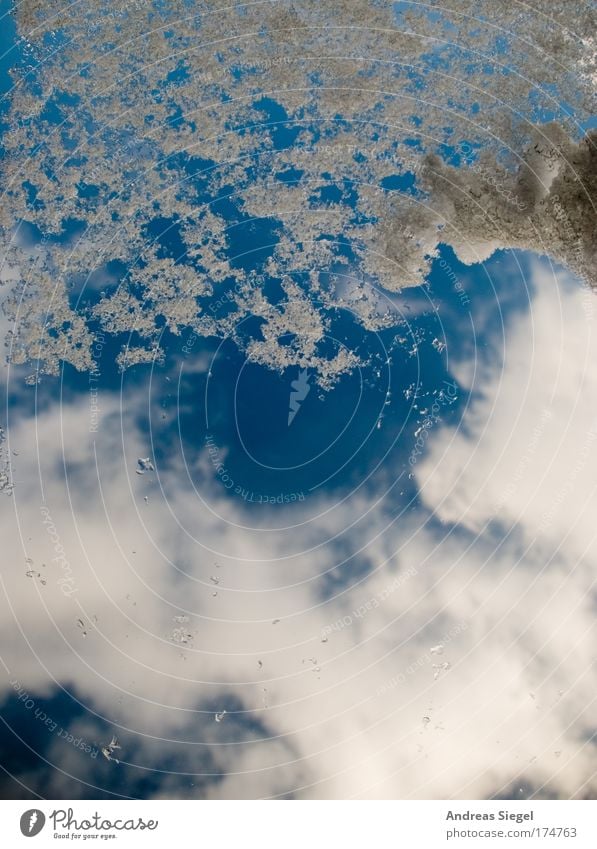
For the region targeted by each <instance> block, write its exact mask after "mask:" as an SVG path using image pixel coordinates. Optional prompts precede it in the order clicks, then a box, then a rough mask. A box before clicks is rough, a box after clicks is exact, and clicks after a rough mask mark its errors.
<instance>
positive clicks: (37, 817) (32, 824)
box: [21, 808, 46, 837]
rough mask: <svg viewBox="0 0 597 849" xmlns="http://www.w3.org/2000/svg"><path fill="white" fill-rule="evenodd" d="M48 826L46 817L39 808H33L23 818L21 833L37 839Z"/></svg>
mask: <svg viewBox="0 0 597 849" xmlns="http://www.w3.org/2000/svg"><path fill="white" fill-rule="evenodd" d="M45 824H46V816H45V814H44V812H43V811H40V810H39V808H31V810H29V811H25V813H24V814H23V815H22V816H21V833H22V834H23V835H24V836H25V837H35V835H36V834H39V832H40V831H41V830H42V828H43V827H44V825H45Z"/></svg>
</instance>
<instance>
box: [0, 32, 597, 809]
mask: <svg viewBox="0 0 597 849" xmlns="http://www.w3.org/2000/svg"><path fill="white" fill-rule="evenodd" d="M5 32H6V31H5ZM3 37H5V36H3ZM8 37H10V34H9V36H8ZM3 71H4V66H0V78H2V79H4V76H5V75H4V72H3ZM263 105H264V110H265V111H266V112H267V114H268V115H269V117H270V119H271V120H279V121H283V119H284V116H283V115H281V114H278V112H277V108H276V106H275V104H273V103H272V102H264V104H263ZM290 132H291V131H289V130H288V129H286V128H284V126H283V124H281V125H280V126H279V129H278V131H277V134H276V135H275V137H274V138H275V141H276V144H279V145H280V146H284V145H285V144H287V143H288V141H289V139H288V134H289V133H290ZM388 187H389V188H392V189H397V188H401V189H404V188H408V187H404V186H402V185H401V186H397V185H394V184H392V185H390V186H388ZM220 211H221V212H222V214H226V215H227V216H228V215H229V216H230V220H231V221H234V220H235V218H234V216H235V215H237V213H238V210H237V209H236V208H234V207H233V206H232V205H231V204H229V203H228V202H227V201H221V202H220ZM154 224H155V229H154V230H153V231H152V232H151V233H149V234H148V238H155V239H157V241H158V243H159V244H160V245H161V246H162V250H163V251H164V252H165V254H166V255H173V256H175V257H176V256H177V246H178V247H179V246H180V242H179V241H178V242H177V232H176V226H172V227H171V226H170V224H171V222H168V221H164V220H159V219H156V221H155V222H154ZM74 232H75V225H74V224H72V225H69V226H68V227H66V228H65V232H64V235H63V237H64V238H69V237H71V236H72V235H73V233H74ZM231 233H232V234H233V235H232V236H231V240H230V249H231V251H232V253H234V254H236V255H244V256H243V259H242V263H243V265H242V266H241V267H244V268H246V269H247V270H249V271H250V270H253V269H259V268H260V264H261V263H263V261H264V260H265V258H266V256H267V249H266V248H263V249H262V250H261V251H259V250H255V245H262V246H266V245H269V244H271V243H272V241H274V240H275V238H276V232H275V226H273V224H272V222H271V221H264V222H262V224H261V228H260V229H257V230H256V229H255V228H254V227H253V228H249V227H248V226H247V225H246V224H243V223H242V222H241V223H240V224H239V225H238V226H236V227H234V228H232V230H231ZM28 236H29V238H30V239H31V241H32V243H34V242H35V239H36V235H35V234H34V233H29V234H28ZM240 262H241V260H239V263H240ZM446 269H449V270H450V271H451V272H452V275H454V276H450V275H449V274H448V273H447V270H446ZM123 272H124V269H123V268H122V267H120V266H119V265H118V264H117V263H113V264H109V265H108V266H107V267H106V268H105V270H104V271H103V272H101V273H99V274H96V276H95V277H92V278H91V279H90V280H89V281H80V280H77V281H73V284H74V285H73V289H72V298H73V302H76V301H77V300H78V301H79V303H80V304H81V305H82V306H84V305H86V304H90V303H93V302H95V301H96V300H97V298H98V297H99V293H100V291H101V290H102V289H105V288H106V287H109V286H115V285H117V282H118V280H119V279H120V278H121V276H122V274H123ZM558 277H559V283H558V286H556V285H555V280H554V276H553V274H551V276H550V269H549V267H548V265H547V263H543V264H540V263H539V262H538V261H537V260H536V258H534V257H530V256H528V255H525V254H520V253H513V252H499V253H497V254H496V255H494V256H493V257H492V259H491V260H489V261H488V262H487V263H485V264H483V265H479V266H474V267H466V266H463V265H462V264H460V263H459V262H458V260H457V259H456V258H455V256H454V255H453V253H452V251H451V250H449V249H447V248H445V249H442V251H441V254H440V257H439V258H438V259H437V260H436V262H435V263H434V266H433V269H432V272H431V275H430V279H429V285H428V287H427V288H426V289H424V290H409V291H407V292H406V293H405V294H404V296H403V297H402V298H396V297H395V296H392V304H393V308H395V309H397V310H399V312H400V316H399V317H397V321H396V325H395V326H394V327H392V328H386V329H384V330H381V331H379V332H378V333H372V332H366V331H364V330H363V329H362V327H360V326H359V325H358V324H357V323H356V322H355V321H354V320H353V318H352V316H351V313H350V311H349V310H348V309H347V310H345V311H342V312H337V313H333V314H331V315H330V327H329V330H328V335H327V339H326V341H325V343H324V351H325V350H327V351H328V352H330V353H334V352H335V351H336V350H337V349H338V346H341V345H346V346H347V347H349V348H350V349H352V350H354V349H357V351H358V353H359V354H361V355H362V356H363V360H364V362H365V365H363V367H362V368H360V369H356V370H355V371H354V373H352V374H351V375H347V376H344V377H342V378H341V379H340V380H339V382H338V384H337V385H336V386H335V387H334V388H333V389H332V390H329V391H325V392H324V391H322V390H321V389H320V388H319V387H318V385H317V383H316V379H315V376H314V375H311V374H309V375H308V380H309V392H308V393H307V394H306V397H304V398H303V399H302V400H301V401H300V406H299V409H298V412H297V413H296V416H295V418H294V420H293V421H292V423H291V424H290V425H289V424H288V413H289V404H290V401H291V393H292V385H291V384H292V381H295V380H296V379H297V378H298V369H289V370H287V371H285V372H284V373H282V374H277V373H274V372H271V371H268V370H267V369H265V368H263V367H259V366H256V365H255V364H253V363H250V362H247V360H246V358H245V357H244V355H243V354H241V353H240V352H239V350H238V349H237V348H236V347H235V346H234V345H233V343H232V342H230V341H229V340H224V341H223V342H222V343H221V344H220V343H219V342H218V341H217V340H214V339H210V340H196V341H194V342H193V344H192V345H191V346H190V347H189V340H188V337H185V336H184V335H183V336H181V337H175V336H173V335H168V333H167V331H164V335H163V338H162V342H163V344H164V347H165V349H166V352H167V356H166V360H165V362H164V363H163V364H160V365H156V366H155V367H154V368H152V367H149V366H137V367H134V368H132V369H131V370H129V371H128V372H126V373H125V374H124V375H121V374H120V373H119V372H118V370H117V368H116V366H115V364H114V360H115V356H116V353H117V352H118V350H119V347H120V345H121V344H122V342H126V341H127V338H126V337H124V336H123V337H122V338H118V339H114V338H111V339H109V338H106V340H105V341H104V342H103V343H102V347H101V349H99V348H98V349H97V350H96V354H97V356H96V359H97V365H98V374H97V375H96V379H95V380H94V382H93V384H91V383H90V378H89V375H86V374H80V373H77V372H76V371H75V370H74V369H73V368H71V367H70V366H68V365H64V367H63V372H62V375H61V377H60V379H52V378H44V379H42V382H41V383H40V384H39V386H37V387H35V388H31V387H28V388H26V387H24V385H23V382H22V378H23V376H24V374H25V373H27V371H26V370H25V369H23V368H17V369H13V370H12V373H11V379H10V381H9V384H8V399H9V402H10V406H11V413H10V418H9V420H8V424H9V428H8V432H9V435H10V441H11V449H13V450H15V451H17V452H18V453H17V454H14V455H13V457H12V462H13V470H14V476H15V479H16V482H17V487H16V490H15V495H14V497H13V500H12V503H10V504H9V505H8V509H6V510H5V517H4V518H3V525H4V526H5V530H4V533H3V539H4V540H5V541H6V546H7V563H8V564H10V565H9V568H8V569H7V570H6V573H5V574H4V576H3V583H4V589H5V590H6V595H5V596H3V598H2V601H1V602H0V606H1V607H2V616H1V618H0V622H2V625H1V626H0V628H1V629H2V645H3V646H4V647H6V649H5V651H3V655H2V657H3V662H4V663H5V665H6V667H7V673H6V676H5V680H4V681H3V682H2V687H1V692H0V695H1V699H2V701H1V703H0V718H1V719H2V724H1V725H0V749H1V752H2V755H1V758H0V762H1V764H2V767H3V769H4V771H5V774H4V777H3V778H0V785H1V786H2V793H3V794H4V795H6V796H14V795H16V796H30V795H33V796H34V795H36V794H37V795H40V796H48V797H50V798H52V797H53V798H69V797H74V798H76V797H90V798H103V797H112V796H134V797H154V796H157V797H160V796H164V797H167V796H181V797H186V796H188V797H191V798H194V797H198V798H200V797H204V796H213V797H219V796H222V797H242V796H248V797H252V796H270V795H271V796H278V795H282V796H284V795H289V796H307V797H308V796H314V797H326V796H332V797H345V796H350V795H353V794H354V795H365V796H366V795H368V794H369V795H372V796H375V795H380V796H390V797H391V796H406V795H408V794H411V793H412V795H415V796H417V795H419V796H426V795H427V796H447V795H450V794H452V793H455V794H456V795H459V796H461V797H463V798H470V797H472V798H475V797H476V796H480V797H483V796H491V795H497V796H506V797H515V798H521V797H525V796H529V795H532V794H537V795H539V796H550V795H566V794H568V793H575V792H577V791H578V788H579V787H582V784H583V781H585V780H586V778H587V776H589V775H590V763H591V746H592V743H591V742H590V741H591V739H592V734H593V726H592V724H591V720H590V716H589V715H588V713H587V706H589V705H590V700H591V696H590V695H589V694H590V692H591V691H590V683H591V682H590V680H589V676H588V671H590V667H591V661H590V658H591V646H592V643H590V642H589V640H588V636H589V634H590V629H591V628H592V627H593V618H592V610H591V598H590V596H589V595H588V587H590V585H591V582H590V574H589V571H588V568H587V564H588V561H589V559H590V553H591V551H592V550H594V538H593V533H592V527H591V522H590V519H589V518H588V517H589V516H590V515H591V512H592V510H593V508H594V507H595V500H594V493H593V489H592V482H591V476H590V469H591V464H590V462H589V457H590V456H591V455H590V452H591V451H594V448H593V444H592V441H591V439H590V434H591V433H592V431H591V427H592V426H593V424H594V423H593V422H592V421H591V420H590V416H588V415H585V413H584V410H583V411H582V414H581V412H579V410H582V408H583V405H582V403H581V400H579V399H580V393H581V392H582V393H583V394H584V395H585V396H586V394H587V393H590V390H591V388H594V387H595V384H596V381H597V376H596V374H595V372H594V369H593V368H592V363H593V362H594V361H595V360H594V357H593V356H592V354H593V353H594V347H595V345H594V339H593V337H592V336H591V320H590V317H589V316H588V314H587V313H586V311H584V309H583V303H584V302H583V301H582V293H581V292H580V287H579V285H578V283H577V282H575V281H572V282H571V281H569V280H568V279H567V278H566V276H565V275H564V274H563V273H559V275H558ZM455 280H458V281H459V282H460V284H461V285H462V287H463V290H464V291H465V292H466V295H467V297H466V300H463V297H462V293H461V291H459V290H458V289H457V288H456V287H455V285H454V281H455ZM279 283H280V281H276V280H268V281H267V282H266V293H267V295H268V297H269V298H270V299H271V300H272V302H276V300H277V299H279V298H280V296H281V290H280V285H279ZM349 288H350V287H349ZM381 301H382V304H383V297H382V299H381ZM326 345H327V349H326V348H325V346H326ZM444 345H445V350H441V349H442V346H444ZM185 347H187V351H184V350H183V349H184V348H185ZM92 386H93V390H94V391H95V390H97V393H98V398H99V406H100V408H101V410H100V419H99V421H100V425H99V427H98V429H97V432H95V431H93V430H92V431H91V432H90V424H91V423H92V418H91V410H90V388H91V387H92ZM449 387H451V388H452V389H451V391H450V392H449V391H448V388H449ZM434 404H435V405H436V413H433V409H434ZM546 409H547V410H548V411H549V412H550V415H549V416H548V417H545V416H543V418H542V415H543V411H544V410H546ZM496 422H497V424H496ZM422 431H424V432H425V442H424V443H423V447H422V448H421V450H420V451H418V452H416V451H415V449H416V446H417V438H418V437H419V436H420V434H421V432H422ZM587 434H588V435H589V436H587ZM502 435H503V438H502ZM207 439H210V440H211V442H210V444H211V445H212V446H216V449H215V454H214V453H213V452H212V453H210V451H209V445H208V443H207V442H206V440H207ZM502 442H503V444H502ZM585 444H586V445H588V448H587V451H586V452H585V451H584V447H583V446H584V445H585ZM503 445H506V446H507V450H503ZM145 457H149V458H150V459H151V461H152V462H153V464H154V466H155V470H154V471H148V470H146V471H144V473H143V474H138V473H137V472H138V471H143V469H142V468H140V467H139V465H138V459H139V458H145ZM214 457H215V460H214ZM554 458H555V459H557V462H555V461H554ZM220 463H221V464H222V465H221V467H220V466H219V464H220ZM579 464H580V466H579V468H578V471H574V470H575V469H576V468H577V466H578V465H579ZM222 468H224V469H225V472H224V473H220V472H221V469H222ZM521 469H522V472H520V470H521ZM224 474H225V475H226V480H224V479H223V478H224ZM545 475H547V476H548V477H547V480H548V484H549V485H548V486H547V485H546V487H544V488H543V489H541V488H539V489H538V488H537V487H536V484H534V483H533V482H534V481H535V482H536V481H541V480H542V479H543V478H542V476H545ZM550 476H551V477H550ZM230 481H231V482H232V484H231V485H229V483H230ZM570 487H572V490H571V493H570V495H568V497H567V498H564V497H563V498H562V499H561V501H560V502H558V501H557V499H558V493H562V492H565V493H567V492H568V489H569V488H570ZM567 488H568V489H567ZM238 489H240V492H239V491H237V490H238ZM545 492H546V493H547V494H545ZM293 495H296V496H297V499H296V500H293V499H292V496H293ZM572 495H574V496H575V497H576V499H577V503H578V511H577V512H576V514H575V510H574V507H573V506H571V503H570V502H571V496H572ZM286 496H288V500H286ZM299 496H300V497H299ZM266 497H267V499H270V498H273V499H274V503H273V504H272V503H269V500H268V501H267V502H266ZM280 498H281V502H279V501H278V499H280ZM554 499H555V502H554ZM264 502H265V503H264ZM554 503H555V504H556V508H557V509H555V508H554ZM40 505H45V506H46V507H47V509H48V510H49V514H50V515H51V519H52V521H51V527H52V528H55V531H56V533H57V534H58V537H51V536H50V533H49V530H48V523H46V525H44V524H43V521H42V520H41V519H40ZM5 507H6V504H5ZM12 507H14V508H15V509H14V511H13V510H11V508H12ZM546 517H548V519H549V521H547V519H546ZM42 519H43V514H42ZM56 539H58V540H59V542H58V543H57V542H56V541H55V540H56ZM56 545H60V546H61V547H62V549H63V550H64V552H65V557H66V558H67V560H68V567H69V569H72V584H71V583H68V582H67V583H66V584H65V583H64V580H65V577H66V575H67V570H66V567H65V565H64V562H62V563H61V562H60V561H56V560H55V559H54V558H55V557H56V553H57V548H56ZM25 558H30V560H31V562H26V561H25ZM27 572H31V573H32V574H31V575H27V574H26V573H27ZM69 580H70V579H69ZM61 581H62V583H61ZM65 587H66V588H67V589H72V590H73V592H72V593H71V594H68V593H67V592H65V591H64V590H65ZM529 588H532V592H530V591H529ZM363 605H364V606H365V612H364V613H363V612H361V613H360V614H359V615H356V614H355V611H356V610H359V611H362V607H363ZM176 617H178V619H177V618H176ZM181 617H186V618H184V619H181ZM347 619H348V620H349V624H346V621H347ZM79 620H80V622H79ZM80 623H82V625H81V624H80ZM338 623H341V624H340V625H338ZM554 623H555V631H556V632H557V638H554ZM335 626H337V627H335ZM442 643H443V644H444V649H443V652H442V653H440V654H438V655H437V656H436V655H431V654H430V649H431V647H435V646H437V645H438V644H442ZM442 664H447V666H445V667H444V666H443V665H442ZM17 679H18V682H19V684H18V686H17V685H11V684H10V681H14V680H17ZM19 687H20V688H21V691H20V697H19V693H18V692H17V690H18V688H19ZM23 693H25V694H26V695H25V696H23ZM29 701H32V702H33V703H34V704H33V706H32V707H31V708H30V707H28V702H29ZM224 711H225V712H226V713H225V714H224V715H223V712H224ZM38 712H39V713H38ZM216 714H218V716H220V717H221V721H220V722H216V721H215V718H214V717H215V716H216ZM42 715H43V716H44V717H47V718H48V719H49V722H48V723H47V724H46V720H45V719H41V718H40V717H41V716H42ZM54 724H55V725H56V729H53V728H52V726H53V725H54ZM62 728H63V729H65V730H66V731H67V732H68V733H71V734H72V735H73V739H72V741H69V740H68V739H65V737H66V735H60V729H62ZM114 734H115V735H117V736H118V739H119V741H120V743H121V745H122V750H120V751H119V752H118V753H117V756H118V758H119V761H120V763H116V762H115V761H109V760H108V759H107V758H106V757H104V756H103V755H102V753H101V748H102V746H106V745H107V743H108V742H109V740H110V739H111V737H112V735H114ZM86 747H87V749H89V748H90V749H91V751H88V750H86ZM9 776H12V778H11V777H9Z"/></svg>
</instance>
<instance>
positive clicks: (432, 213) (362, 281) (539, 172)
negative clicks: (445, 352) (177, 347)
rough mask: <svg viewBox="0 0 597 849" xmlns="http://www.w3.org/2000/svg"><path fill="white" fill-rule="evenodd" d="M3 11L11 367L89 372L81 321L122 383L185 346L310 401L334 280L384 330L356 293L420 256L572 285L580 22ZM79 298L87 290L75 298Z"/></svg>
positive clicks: (588, 218)
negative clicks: (265, 374) (195, 340)
mask: <svg viewBox="0 0 597 849" xmlns="http://www.w3.org/2000/svg"><path fill="white" fill-rule="evenodd" d="M543 9H544V10H545V11H543ZM14 14H15V16H16V18H17V23H18V28H19V33H20V49H21V53H22V58H21V60H20V61H19V62H18V64H17V67H16V68H15V69H13V71H12V75H13V82H14V86H13V90H12V92H11V95H10V108H9V112H8V121H7V123H8V125H9V129H7V130H6V132H5V133H4V136H3V143H4V148H5V150H4V157H3V159H2V163H1V171H2V183H3V189H4V200H3V204H2V208H1V210H0V228H1V231H2V235H3V239H4V242H5V245H6V248H5V251H6V256H7V261H9V262H10V263H12V264H17V265H18V266H19V267H20V269H21V274H22V282H21V284H20V285H19V286H18V287H16V288H15V289H14V291H11V292H10V293H9V294H8V295H7V297H6V303H5V310H6V311H7V313H8V315H9V317H10V318H11V319H13V329H12V333H11V339H10V356H11V358H12V360H13V361H14V362H15V363H24V362H28V361H36V360H37V361H38V370H39V371H41V372H46V373H49V374H56V373H57V371H58V369H59V364H60V361H61V360H66V361H68V362H70V363H72V364H73V365H75V366H76V367H77V368H78V369H81V370H88V369H89V370H90V369H92V368H93V358H92V353H91V351H92V345H93V339H94V334H95V333H96V332H97V328H100V330H101V331H102V332H103V333H106V332H108V333H112V334H122V333H125V334H129V339H128V344H127V343H125V344H124V345H123V349H122V351H121V353H120V355H119V356H118V362H119V364H120V366H121V367H122V368H126V367H127V366H129V365H131V364H135V363H143V362H151V361H153V360H154V359H158V360H159V359H161V358H162V357H163V354H164V352H163V350H162V343H163V338H162V337H163V334H164V331H165V330H167V331H169V332H170V333H172V334H175V335H180V334H181V333H182V332H183V331H185V330H189V331H192V332H194V333H196V334H199V335H201V336H216V337H230V338H232V339H234V340H235V341H236V343H237V344H238V345H239V346H240V347H241V348H242V349H243V350H245V351H246V353H247V355H248V356H249V357H250V358H251V359H252V360H254V361H255V362H259V363H263V364H265V365H267V366H268V367H271V368H274V369H278V370H280V369H283V368H286V367H289V366H293V367H294V366H298V367H299V368H300V369H306V368H309V369H310V370H312V371H313V372H314V373H315V375H316V379H317V381H318V382H319V383H320V384H321V385H324V386H325V385H331V384H332V383H333V382H334V380H335V379H336V378H337V377H338V376H339V375H341V374H342V373H344V372H347V371H350V370H351V369H353V368H354V367H355V365H356V364H357V363H358V362H359V361H358V358H357V357H356V356H355V354H353V353H352V352H350V351H347V350H337V351H335V352H334V354H333V355H330V354H329V352H328V353H327V354H323V353H322V350H323V349H322V345H323V341H324V338H325V336H326V332H327V330H328V328H329V322H330V320H331V318H332V317H333V316H334V315H336V314H337V311H338V310H339V309H342V308H344V307H345V306H346V304H345V301H344V299H343V297H342V296H341V294H340V292H341V287H338V286H337V285H336V282H335V281H336V276H335V275H337V274H338V273H350V274H351V275H352V277H353V278H355V279H356V281H357V282H356V283H355V284H354V285H355V288H356V292H353V295H352V298H351V301H350V306H351V309H353V310H354V312H355V313H356V315H357V317H358V320H359V321H360V322H361V323H362V324H363V325H364V326H365V327H366V328H369V329H375V328H380V327H384V326H389V325H392V324H393V323H395V322H396V316H395V314H394V313H392V312H391V310H390V309H380V307H379V303H380V300H379V297H378V296H376V289H377V290H379V289H381V290H389V291H391V292H400V290H401V289H403V288H404V287H408V286H418V285H421V284H422V283H423V282H424V281H425V278H426V275H427V273H428V271H429V268H430V264H431V263H432V261H433V259H434V257H436V256H437V248H438V244H439V243H440V242H443V243H447V244H450V245H451V246H452V247H453V248H454V250H455V251H456V253H457V255H458V257H459V258H460V259H461V260H462V261H464V262H475V261H478V260H480V259H484V258H485V257H487V256H488V255H489V254H490V253H491V252H492V251H493V250H495V249H496V248H497V247H500V246H503V247H517V248H529V249H532V250H534V251H537V252H539V253H549V254H550V255H552V256H553V257H555V258H556V259H558V260H560V261H562V262H564V263H566V264H567V265H568V266H569V267H570V268H571V269H573V270H574V271H575V272H577V273H578V274H579V275H581V276H583V277H584V278H585V280H586V281H587V282H588V283H590V284H591V285H596V283H597V280H596V278H595V270H594V269H595V244H596V243H597V242H596V240H595V215H594V205H593V199H594V196H595V189H596V180H597V177H596V173H597V168H596V167H595V166H596V162H595V144H594V141H595V135H594V134H593V135H591V134H586V135H583V133H582V131H581V129H580V124H579V123H578V122H579V121H584V120H586V117H587V116H588V115H589V114H590V112H591V109H592V108H594V101H593V99H592V98H593V95H592V92H593V91H594V82H595V79H596V59H595V38H594V33H595V31H597V27H596V20H595V17H596V15H595V11H594V10H593V9H592V8H591V7H590V5H589V4H578V3H577V2H576V1H575V0H564V2H553V3H550V4H549V6H548V7H541V8H540V9H538V10H537V9H533V8H532V7H530V6H529V5H528V4H521V3H518V2H505V0H497V2H496V0H475V2H468V1H467V0H453V2H451V3H450V4H449V8H448V7H447V4H443V3H439V2H433V1H432V2H430V3H427V4H424V5H422V4H416V3H400V4H391V3H385V2H380V1H377V0H369V2H367V0H345V2H335V3H333V4H332V3H322V2H321V0H294V2H287V0H267V2H257V3H254V4H250V5H242V4H233V5H231V6H229V7H227V8H221V4H220V3H215V2H213V0H204V2H189V0H168V3H159V2H156V3H152V2H145V0H137V2H134V0H131V2H127V3H119V2H111V3H110V4H109V7H108V9H107V8H106V4H105V3H99V2H95V0H85V2H82V3H74V4H71V5H68V6H67V5H63V4H62V3H58V2H55V0H43V2H42V1H41V0H24V2H22V3H19V4H17V6H16V8H15V13H14ZM17 222H28V224H29V225H30V226H32V227H34V228H36V230H35V231H34V232H35V233H36V234H37V237H38V242H37V248H36V250H35V251H32V249H31V245H30V243H29V244H28V243H27V240H26V239H25V238H24V237H23V235H22V230H17V231H16V233H15V224H16V223H17ZM258 224H259V226H257V225H258ZM73 228H74V229H75V230H76V233H75V235H72V232H73ZM264 230H265V231H267V234H268V237H267V238H266V239H265V241H264V237H263V232H264ZM39 234H41V235H39ZM156 234H157V235H156ZM239 234H242V249H241V248H239V247H238V245H239V244H240V242H239V241H238V238H239ZM168 239H171V241H173V242H176V244H177V246H178V247H177V251H176V255H173V254H172V250H171V249H170V248H169V247H168V244H167V243H166V242H167V240H168ZM165 240H166V241H165ZM40 245H41V247H40ZM247 246H248V247H247ZM114 268H116V269H117V270H116V271H114ZM272 279H274V280H277V281H278V282H279V284H280V287H281V291H282V292H283V296H282V297H281V299H279V300H275V301H273V300H272V299H271V298H270V297H268V295H267V293H266V291H265V287H264V285H263V284H264V281H265V280H272ZM83 284H86V285H87V286H91V287H92V288H93V286H96V287H97V288H99V289H100V291H101V295H100V296H99V298H96V299H95V301H94V302H92V303H88V302H86V301H84V300H81V302H80V303H78V302H77V299H76V298H74V297H73V291H75V292H76V291H79V289H80V288H81V287H82V286H83ZM77 287H79V289H78V288H77ZM382 303H383V300H382ZM255 317H256V318H257V319H258V324H259V327H258V328H257V329H255V328H254V327H252V328H251V329H249V330H247V327H248V326H249V327H250V325H248V324H247V320H248V319H249V318H255ZM289 338H290V344H289Z"/></svg>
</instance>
